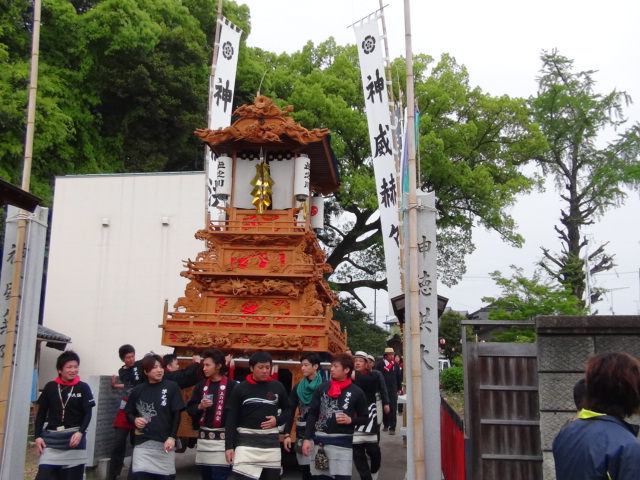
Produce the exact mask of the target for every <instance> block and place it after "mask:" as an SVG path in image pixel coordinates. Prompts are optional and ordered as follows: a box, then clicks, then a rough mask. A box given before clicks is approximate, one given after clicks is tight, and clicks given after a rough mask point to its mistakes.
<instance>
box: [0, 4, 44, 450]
mask: <svg viewBox="0 0 640 480" xmlns="http://www.w3.org/2000/svg"><path fill="white" fill-rule="evenodd" d="M41 9H42V2H41V0H34V2H33V36H32V39H31V72H30V78H29V104H28V107H27V131H26V137H25V146H24V163H23V166H22V190H24V191H25V192H28V191H29V184H30V181H31V159H32V156H33V135H34V129H35V126H34V125H35V117H36V93H37V91H38V58H39V55H40V11H41ZM22 213H25V212H24V211H22V212H21V215H20V219H19V220H18V232H17V239H16V255H15V261H14V270H13V279H12V281H11V296H10V298H9V316H8V324H7V332H6V344H5V345H6V346H5V350H4V361H3V364H2V386H1V387H0V455H2V457H0V458H4V451H5V448H4V446H5V433H6V427H7V412H8V404H9V396H10V394H11V388H10V386H11V383H12V374H13V356H14V344H15V341H16V333H17V332H16V322H17V318H18V306H19V302H20V287H21V285H20V284H21V280H22V266H23V254H24V242H25V237H26V229H27V221H26V218H25V216H24V215H22Z"/></svg>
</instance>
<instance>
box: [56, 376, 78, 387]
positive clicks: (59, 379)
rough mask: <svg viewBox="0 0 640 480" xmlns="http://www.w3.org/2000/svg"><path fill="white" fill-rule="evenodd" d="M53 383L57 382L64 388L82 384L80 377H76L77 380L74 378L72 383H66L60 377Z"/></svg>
mask: <svg viewBox="0 0 640 480" xmlns="http://www.w3.org/2000/svg"><path fill="white" fill-rule="evenodd" d="M53 381H54V382H56V383H57V384H58V385H62V386H63V387H68V386H71V385H77V384H78V383H80V377H79V376H78V375H76V378H74V379H73V380H71V381H70V382H65V381H64V380H62V378H60V375H58V376H57V377H56V378H55V379H54V380H53Z"/></svg>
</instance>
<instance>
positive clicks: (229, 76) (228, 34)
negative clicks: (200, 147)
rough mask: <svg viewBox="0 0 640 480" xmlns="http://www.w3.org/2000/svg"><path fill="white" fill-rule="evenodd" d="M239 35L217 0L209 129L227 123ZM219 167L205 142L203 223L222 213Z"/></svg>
mask: <svg viewBox="0 0 640 480" xmlns="http://www.w3.org/2000/svg"><path fill="white" fill-rule="evenodd" d="M241 36H242V30H241V29H240V28H238V27H237V26H236V25H234V24H233V23H231V22H230V21H229V20H228V19H226V18H225V17H224V16H223V15H222V0H219V3H218V19H217V21H216V39H215V45H214V48H213V61H212V63H211V75H210V77H209V104H208V110H207V128H208V129H209V130H216V129H219V128H225V127H228V126H229V125H231V113H232V110H233V92H234V89H235V84H236V71H237V67H238V54H239V51H240V37H241ZM223 167H224V165H221V160H220V159H216V158H214V157H213V155H212V152H211V149H210V148H209V146H208V145H205V181H206V189H205V194H206V197H207V198H206V202H205V205H206V214H205V224H206V226H208V224H209V221H210V220H211V219H212V218H213V217H216V220H220V219H221V218H222V215H223V214H222V213H221V212H222V211H221V210H219V209H218V206H220V205H222V204H223V202H224V200H222V198H221V197H223V195H219V194H218V193H219V192H217V189H218V187H220V186H221V183H223V182H224V177H225V172H224V171H222V170H221V169H222V168H223Z"/></svg>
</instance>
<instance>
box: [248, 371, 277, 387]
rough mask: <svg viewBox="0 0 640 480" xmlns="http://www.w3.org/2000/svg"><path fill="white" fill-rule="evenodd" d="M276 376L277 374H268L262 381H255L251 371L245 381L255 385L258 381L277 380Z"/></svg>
mask: <svg viewBox="0 0 640 480" xmlns="http://www.w3.org/2000/svg"><path fill="white" fill-rule="evenodd" d="M277 379H278V376H277V374H274V375H269V378H267V379H266V380H265V381H264V382H256V381H255V379H254V378H253V373H250V374H249V375H247V379H246V380H247V382H249V383H250V384H251V385H257V384H258V383H266V382H268V381H269V380H277Z"/></svg>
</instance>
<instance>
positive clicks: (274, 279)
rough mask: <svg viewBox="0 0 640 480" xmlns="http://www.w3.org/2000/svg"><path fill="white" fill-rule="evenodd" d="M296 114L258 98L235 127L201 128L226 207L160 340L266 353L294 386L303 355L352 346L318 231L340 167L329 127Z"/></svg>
mask: <svg viewBox="0 0 640 480" xmlns="http://www.w3.org/2000/svg"><path fill="white" fill-rule="evenodd" d="M292 111H293V107H292V106H289V107H287V108H286V109H285V110H281V109H280V108H278V107H277V106H276V105H274V104H273V103H272V101H271V100H270V99H269V98H267V97H264V96H258V97H257V98H256V99H255V101H254V104H253V105H244V106H241V107H240V108H238V109H237V110H236V111H235V112H234V116H236V117H239V119H238V120H237V121H236V122H235V123H233V124H232V125H231V126H229V127H227V128H222V129H218V130H196V135H197V136H198V137H199V138H201V139H202V140H203V141H204V142H206V143H207V144H208V146H209V148H210V149H211V150H212V151H213V153H214V154H215V156H216V157H217V159H218V166H217V174H216V176H217V179H216V196H217V198H218V200H219V201H222V202H223V203H224V206H219V207H218V209H219V210H220V212H221V214H220V217H219V218H217V219H216V218H211V216H209V217H208V219H207V225H206V228H205V229H203V230H199V231H198V232H197V233H196V238H198V239H200V240H203V241H204V242H205V246H206V248H205V250H203V251H202V252H200V253H198V254H197V256H196V258H195V259H194V260H191V259H190V260H187V261H185V262H184V266H185V270H184V271H183V272H182V273H181V275H182V276H183V277H185V278H186V279H188V284H187V286H186V289H185V295H184V297H180V298H178V300H177V301H176V302H175V304H174V305H173V310H171V311H170V310H169V307H168V303H167V302H165V309H164V318H163V322H162V325H161V328H162V329H163V332H162V344H163V345H166V346H170V347H174V348H175V351H176V353H177V354H178V355H190V354H191V353H194V352H200V351H202V350H204V349H207V348H219V349H221V350H223V351H224V352H225V353H227V354H231V355H233V357H234V358H236V359H237V358H245V359H246V358H248V357H249V356H250V354H251V353H253V352H254V351H257V350H267V351H269V352H270V353H271V354H272V355H273V358H274V360H276V363H278V364H280V365H281V366H280V372H282V370H283V368H284V369H287V370H289V371H290V374H291V375H290V376H291V382H295V381H297V380H298V379H300V378H301V374H300V373H299V370H300V369H299V366H298V362H297V361H298V360H299V357H300V354H301V353H302V352H304V351H313V352H326V353H328V354H335V353H339V352H343V351H344V350H345V349H346V348H347V347H346V333H345V332H343V331H342V330H341V328H340V325H339V323H338V322H337V321H335V320H333V310H332V307H334V306H336V305H337V301H336V296H335V294H334V292H333V291H332V290H331V288H330V287H329V284H328V283H327V281H326V279H325V276H326V275H327V274H329V273H331V271H332V269H331V267H330V266H329V265H328V264H327V263H326V262H325V259H326V256H325V252H324V251H323V250H322V248H321V247H320V244H319V242H318V240H317V238H316V235H315V233H314V231H313V228H321V225H316V222H322V220H323V218H322V217H323V215H322V211H323V208H322V201H323V197H322V195H327V194H330V193H332V192H334V191H336V190H337V189H338V188H339V174H338V168H337V161H336V159H335V156H334V154H333V151H332V149H331V145H330V135H329V130H327V129H313V130H307V129H306V128H304V127H302V126H301V125H298V124H296V123H295V122H294V121H293V119H292V118H291V117H289V116H288V115H289V113H290V112H292ZM213 216H215V214H214V215H213ZM238 363H240V365H241V364H242V362H238ZM289 365H291V367H289ZM237 367H238V365H236V368H237ZM236 377H238V375H236ZM283 380H284V379H283ZM286 380H287V381H284V382H283V383H285V385H286V384H287V383H289V381H288V380H289V379H286Z"/></svg>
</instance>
